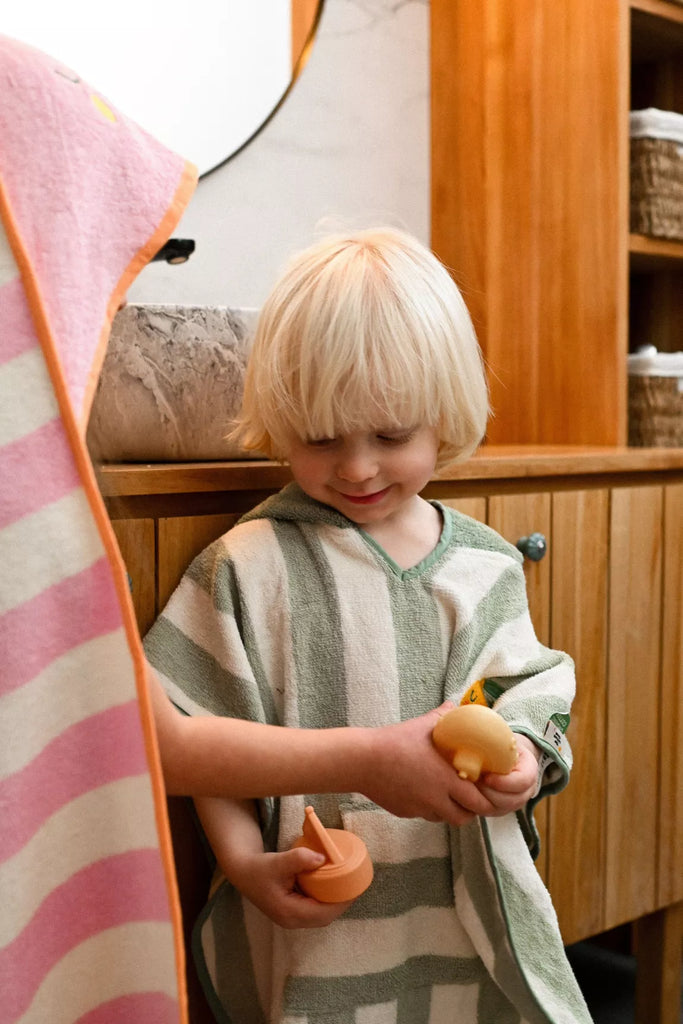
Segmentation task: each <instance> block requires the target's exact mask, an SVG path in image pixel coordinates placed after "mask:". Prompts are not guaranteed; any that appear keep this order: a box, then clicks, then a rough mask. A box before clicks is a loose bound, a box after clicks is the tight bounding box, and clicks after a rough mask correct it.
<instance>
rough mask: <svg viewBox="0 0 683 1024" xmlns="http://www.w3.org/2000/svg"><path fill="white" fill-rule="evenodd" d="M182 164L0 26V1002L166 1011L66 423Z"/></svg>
mask: <svg viewBox="0 0 683 1024" xmlns="http://www.w3.org/2000/svg"><path fill="white" fill-rule="evenodd" d="M195 182H196V172H195V169H194V168H193V167H192V166H191V165H189V164H187V163H186V162H185V161H184V160H183V159H181V158H180V157H178V156H176V155H175V154H172V153H169V152H168V151H167V150H166V149H165V148H164V147H162V146H161V145H159V144H158V143H157V142H156V141H155V140H154V139H152V138H150V137H149V136H148V135H147V134H146V133H145V132H143V131H142V130H141V129H140V128H138V127H137V126H136V125H135V124H133V123H132V122H130V121H129V120H127V119H126V118H125V117H124V116H122V115H121V114H120V113H119V112H118V111H116V110H115V109H113V108H112V107H111V105H110V104H109V103H107V101H106V100H105V99H104V97H102V96H101V95H100V94H99V93H97V92H96V91H94V90H93V89H91V88H89V87H88V85H87V84H86V83H85V82H83V81H82V80H81V79H80V78H79V77H78V76H77V75H76V74H74V73H73V72H72V71H71V70H70V69H69V68H66V67H64V66H63V65H61V64H60V63H59V62H58V61H56V60H53V59H51V58H49V57H47V56H45V55H44V54H41V53H39V52H38V51H36V50H34V49H32V48H30V47H27V46H25V45H23V44H19V43H17V42H15V41H13V40H10V39H7V38H5V37H1V36H0V217H1V222H0V394H1V401H0V565H1V566H2V584H1V585H0V730H1V736H0V820H1V826H0V906H2V913H1V914H0V932H1V933H2V934H1V938H0V992H1V993H2V1003H1V1008H0V1017H1V1018H2V1020H3V1021H6V1022H8V1024H9V1022H10V1021H12V1022H14V1021H21V1022H26V1024H29V1022H31V1024H45V1022H46V1021H49V1022H50V1024H61V1022H71V1021H79V1022H81V1024H104V1022H107V1024H116V1022H119V1021H120V1022H124V1021H125V1022H126V1024H130V1022H136V1021H145V1022H147V1024H167V1022H171V1021H173V1022H177V1021H178V1020H184V1019H186V1008H185V1003H186V998H185V993H184V982H183V980H182V979H183V966H184V964H183V950H182V941H181V929H180V921H179V910H178V901H177V895H176V887H175V875H174V870H173V862H172V855H171V848H170V841H169V834H168V827H167V821H166V810H165V800H164V791H163V783H162V779H161V774H160V769H159V763H158V755H157V750H156V742H155V733H154V728H153V724H152V718H151V713H150V705H149V700H148V696H147V689H146V677H145V662H144V658H143V656H142V652H141V646H140V640H139V636H138V632H137V628H136V625H135V620H134V616H133V612H132V606H131V601H130V596H129V593H128V588H127V582H126V575H125V571H124V568H123V563H122V561H121V558H120V554H119V551H118V547H117V545H116V541H115V539H114V536H113V533H112V531H111V528H110V525H109V521H108V518H107V515H106V512H105V509H104V506H103V503H102V501H101V498H100V496H99V492H98V490H97V486H96V483H95V478H94V475H93V469H92V465H91V463H90V460H89V457H88V454H87V451H86V448H85V444H84V431H85V424H86V421H87V417H88V412H89V408H90V402H91V399H92V395H93V391H94V386H95V383H96V380H97V376H98V373H99V369H100V366H101V362H102V358H103V355H104V349H105V347H106V342H107V338H108V335H109V329H110V326H111V321H112V317H113V315H114V313H115V312H116V310H117V308H118V306H119V304H120V302H121V300H122V299H123V297H124V295H125V290H126V288H127V287H128V285H129V284H130V283H131V281H132V280H133V279H134V278H135V277H136V275H137V274H138V272H139V270H140V269H141V268H142V267H143V266H144V265H145V264H146V263H147V262H148V260H149V259H150V258H151V257H152V256H153V255H154V254H155V253H156V252H157V251H158V250H159V248H160V247H161V246H162V245H163V244H164V242H165V241H166V240H167V238H168V236H169V235H170V233H171V231H172V230H173V228H174V226H175V225H176V223H177V221H178V219H179V217H180V215H181V213H182V211H183V209H184V207H185V205H186V204H187V202H188V200H189V197H190V195H191V194H192V191H193V189H194V187H195Z"/></svg>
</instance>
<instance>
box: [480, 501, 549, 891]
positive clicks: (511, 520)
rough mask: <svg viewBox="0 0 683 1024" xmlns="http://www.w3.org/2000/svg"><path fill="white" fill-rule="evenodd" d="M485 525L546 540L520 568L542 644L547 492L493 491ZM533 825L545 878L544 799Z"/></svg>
mask: <svg viewBox="0 0 683 1024" xmlns="http://www.w3.org/2000/svg"><path fill="white" fill-rule="evenodd" d="M488 522H489V526H491V527H493V529H494V530H497V531H498V533H500V534H501V536H503V537H504V538H505V539H506V540H507V541H509V542H510V543H511V544H516V543H517V541H518V540H519V539H520V538H521V537H528V536H529V534H531V533H535V532H537V533H542V534H544V536H545V537H546V539H547V540H548V542H549V548H548V552H547V553H546V555H545V557H544V558H543V559H542V560H541V561H540V562H530V561H528V560H526V559H525V562H524V571H525V575H526V580H527V593H528V596H529V610H530V612H531V619H532V621H533V624H534V629H535V630H536V635H537V637H538V639H539V640H540V641H541V643H542V644H546V645H548V644H549V642H550V561H551V559H552V540H551V537H550V527H551V521H550V494H549V493H545V494H541V493H530V494H506V495H503V494H496V495H492V496H491V497H490V498H489V506H488ZM535 817H536V825H537V827H538V831H539V835H540V837H541V852H540V854H539V856H538V859H537V861H536V867H537V868H538V872H539V874H540V875H541V877H542V878H543V879H544V880H545V881H547V877H548V801H547V800H544V801H541V803H540V804H539V805H538V808H537V810H536V815H535Z"/></svg>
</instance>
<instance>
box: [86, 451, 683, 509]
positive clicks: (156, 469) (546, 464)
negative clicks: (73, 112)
mask: <svg viewBox="0 0 683 1024" xmlns="http://www.w3.org/2000/svg"><path fill="white" fill-rule="evenodd" d="M671 471H683V449H681V448H621V447H611V446H597V445H595V446H581V445H484V446H483V447H482V448H480V449H479V451H478V452H477V453H476V455H475V456H474V457H473V458H472V459H470V460H469V461H468V462H465V463H463V464H462V465H453V466H448V467H446V469H444V470H442V472H441V473H439V474H437V475H436V476H435V477H434V480H441V481H450V480H453V481H457V480H503V479H504V480H507V479H519V478H536V477H568V476H572V475H581V476H594V475H599V474H604V473H610V474H618V473H621V474H629V473H643V472H649V473H657V472H671ZM290 479H291V477H290V473H289V469H288V468H287V467H286V466H281V465H278V464H277V463H275V462H268V461H266V460H263V461H258V460H251V459H247V460H245V461H244V462H192V463H170V462H166V463H151V464H139V465H136V464H133V463H126V464H124V463H119V464H112V465H104V466H100V467H99V469H98V480H99V485H100V491H101V493H102V495H103V496H104V497H105V498H115V497H120V496H122V495H126V496H138V495H149V494H163V495H178V494H193V493H202V492H205V493H206V492H218V493H220V492H225V491H231V492H235V491H249V492H258V491H265V490H276V489H277V488H279V487H282V486H283V485H284V484H286V483H287V482H288V481H289V480H290Z"/></svg>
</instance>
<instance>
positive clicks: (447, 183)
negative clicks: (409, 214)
mask: <svg viewBox="0 0 683 1024" xmlns="http://www.w3.org/2000/svg"><path fill="white" fill-rule="evenodd" d="M430 12H431V41H432V54H431V58H432V59H431V126H432V131H431V140H432V152H431V157H432V159H431V172H432V179H431V180H432V189H431V194H432V237H431V242H432V247H433V248H434V250H435V252H436V253H437V255H438V256H440V258H441V259H442V260H443V261H444V263H445V264H446V266H447V267H450V268H452V271H453V275H454V277H455V280H456V281H457V283H458V284H459V286H460V287H461V289H462V291H463V295H464V298H465V301H466V302H467V304H468V307H469V309H470V312H471V313H472V317H473V320H474V323H475V324H476V327H477V333H478V335H479V338H480V340H481V342H482V346H483V349H484V353H485V355H486V363H487V366H488V367H489V368H490V378H489V379H490V386H491V397H492V404H493V407H494V409H495V411H496V415H495V417H494V418H493V419H492V420H491V422H490V424H489V433H488V437H489V440H490V441H491V442H492V443H493V444H539V443H541V444H566V443H575V444H623V443H625V425H626V360H625V358H624V355H625V352H626V351H627V344H626V326H627V325H626V321H627V296H626V282H627V229H628V225H627V217H626V210H627V207H628V197H627V195H626V189H627V168H626V166H625V160H624V157H625V155H626V153H627V146H626V141H627V140H626V138H625V131H626V124H627V122H626V110H627V109H628V108H627V105H626V89H627V84H628V78H627V60H628V42H627V36H626V32H627V22H626V19H627V17H628V5H627V4H626V3H624V2H622V0H601V2H600V3H595V2H593V0H567V2H565V3H557V2H553V0H515V2H510V0H485V2H480V3H476V2H473V0H431V5H430Z"/></svg>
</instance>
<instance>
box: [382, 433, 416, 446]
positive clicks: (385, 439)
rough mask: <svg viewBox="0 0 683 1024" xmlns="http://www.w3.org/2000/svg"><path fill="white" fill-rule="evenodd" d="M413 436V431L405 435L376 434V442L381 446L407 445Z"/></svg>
mask: <svg viewBox="0 0 683 1024" xmlns="http://www.w3.org/2000/svg"><path fill="white" fill-rule="evenodd" d="M414 436H415V431H414V430H411V431H410V432H409V433H407V434H378V435H377V440H378V441H381V442H382V444H407V443H408V441H411V440H412V439H413V437H414Z"/></svg>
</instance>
